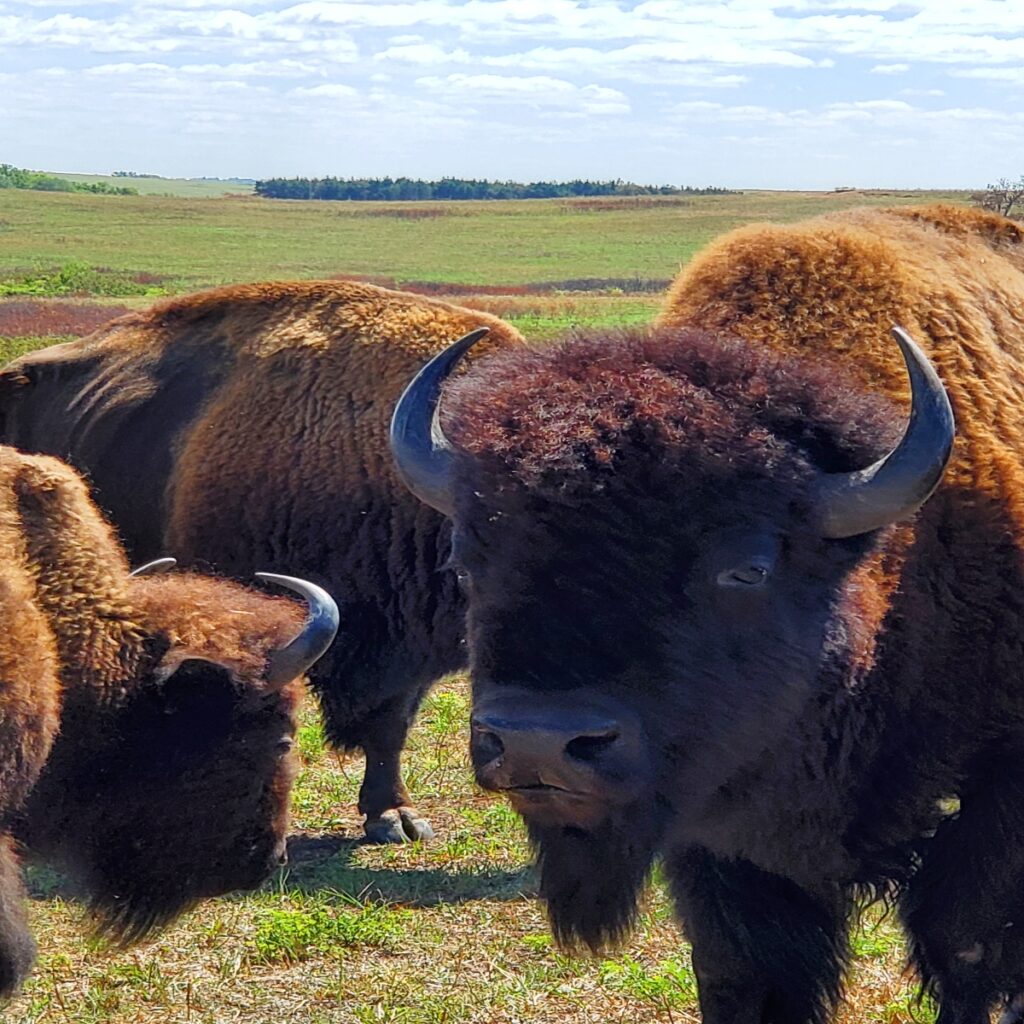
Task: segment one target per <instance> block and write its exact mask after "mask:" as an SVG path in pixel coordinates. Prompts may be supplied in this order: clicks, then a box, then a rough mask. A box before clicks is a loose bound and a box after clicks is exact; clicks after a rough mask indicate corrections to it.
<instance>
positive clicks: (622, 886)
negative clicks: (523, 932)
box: [527, 802, 666, 953]
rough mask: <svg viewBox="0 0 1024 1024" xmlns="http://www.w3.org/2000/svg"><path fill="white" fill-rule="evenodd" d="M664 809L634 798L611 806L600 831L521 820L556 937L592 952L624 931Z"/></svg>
mask: <svg viewBox="0 0 1024 1024" xmlns="http://www.w3.org/2000/svg"><path fill="white" fill-rule="evenodd" d="M665 812H666V808H665V807H664V806H663V805H662V804H661V803H660V802H658V803H657V804H656V806H655V807H654V808H652V807H651V806H650V805H649V804H647V803H645V804H639V803H638V804H636V805H633V806H631V807H628V808H625V809H620V810H617V811H616V813H615V815H614V817H613V818H611V819H609V820H608V821H607V822H605V824H604V825H603V826H602V827H601V830H600V831H590V830H584V829H579V828H572V827H568V828H567V827H559V826H550V825H549V826H544V825H537V824H535V823H533V822H530V821H529V820H528V819H527V830H528V832H529V836H530V842H531V844H532V845H533V847H534V849H535V850H536V853H537V870H538V872H539V875H540V896H541V898H542V899H543V900H544V901H545V902H546V903H547V911H548V918H549V920H550V922H551V930H552V932H553V933H554V935H555V938H556V939H557V940H558V942H560V943H561V944H562V945H564V946H566V947H568V948H575V947H578V946H581V945H583V946H586V947H587V948H589V949H590V950H591V951H593V952H594V953H597V952H600V951H601V950H602V949H603V948H605V947H606V946H609V945H613V944H615V943H616V942H618V941H619V940H620V939H622V938H623V937H624V936H625V935H627V934H628V933H629V931H630V930H631V929H632V927H633V925H634V924H635V923H636V916H637V909H638V905H639V900H640V896H641V893H642V892H643V890H644V887H645V885H646V882H647V878H648V876H649V874H650V872H651V867H652V865H653V863H654V859H655V856H656V855H657V852H658V844H659V841H660V839H661V835H662V832H663V831H664V824H665V818H666V813H665Z"/></svg>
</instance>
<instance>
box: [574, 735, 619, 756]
mask: <svg viewBox="0 0 1024 1024" xmlns="http://www.w3.org/2000/svg"><path fill="white" fill-rule="evenodd" d="M618 738H619V734H618V731H617V730H615V729H608V730H606V731H605V732H600V733H592V734H590V735H589V736H577V737H576V738H575V739H572V740H569V742H568V743H567V744H566V745H565V752H566V753H567V754H568V755H569V757H571V758H574V759H575V760H577V761H596V760H597V759H598V758H599V757H600V756H601V755H602V754H603V753H604V752H605V751H606V750H607V749H608V748H609V747H610V746H612V745H613V744H614V743H615V742H616V741H617V740H618Z"/></svg>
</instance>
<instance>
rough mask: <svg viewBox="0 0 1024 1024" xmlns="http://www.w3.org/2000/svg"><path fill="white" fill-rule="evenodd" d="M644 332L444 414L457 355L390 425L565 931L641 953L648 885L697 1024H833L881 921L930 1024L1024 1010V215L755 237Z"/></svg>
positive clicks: (718, 248) (561, 355)
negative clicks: (665, 889)
mask: <svg viewBox="0 0 1024 1024" xmlns="http://www.w3.org/2000/svg"><path fill="white" fill-rule="evenodd" d="M663 320H664V324H663V325H662V326H661V327H660V328H658V329H652V330H647V331H637V332H633V333H625V334H620V335H615V336H611V337H608V336H588V335H586V334H584V335H581V336H578V337H576V338H574V339H570V340H567V341H565V342H563V343H560V344H556V345H553V346H552V347H550V348H549V349H548V350H528V349H523V350H519V351H511V352H508V353H504V354H500V355H497V356H495V357H493V358H492V359H489V360H486V361H485V362H484V363H482V364H478V365H477V366H476V367H475V368H474V369H472V370H471V371H470V372H469V373H468V374H466V375H465V376H464V377H462V378H461V379H460V380H457V381H453V382H452V383H451V384H449V385H448V386H447V387H446V389H445V392H444V401H443V403H441V406H442V410H441V411H442V412H443V415H442V416H441V418H440V421H439V420H438V415H439V408H438V406H439V398H438V396H439V393H440V390H441V387H442V384H443V381H444V378H445V377H446V375H447V374H448V373H449V371H450V370H451V369H452V367H453V366H454V365H455V364H457V362H458V360H459V358H460V356H461V352H462V350H463V349H464V348H465V347H466V346H467V345H468V344H470V343H471V341H472V339H471V338H470V339H465V340H464V341H463V342H462V343H461V344H460V345H459V346H456V347H454V348H452V349H450V350H449V351H448V352H447V353H445V354H443V355H442V356H439V357H437V358H436V359H435V360H433V361H432V362H431V363H430V364H428V366H427V367H426V368H424V370H423V371H422V373H421V374H420V375H419V377H418V378H417V379H416V380H415V382H414V383H413V384H412V385H411V386H410V387H409V389H408V390H407V391H406V393H405V394H404V396H403V398H402V400H401V403H400V405H399V407H398V409H397V410H396V415H395V426H394V435H393V446H394V450H395V453H396V458H397V459H398V460H399V462H400V464H401V467H402V472H403V477H404V479H405V480H406V481H407V483H408V485H409V486H410V487H411V489H412V490H413V491H414V492H415V493H416V494H417V495H418V496H419V497H420V498H421V499H422V500H423V501H424V502H426V503H428V504H430V505H432V506H433V507H434V508H436V509H437V510H439V511H441V512H443V513H444V514H445V515H447V516H448V517H449V518H450V519H451V521H452V524H453V541H452V545H453V562H454V564H455V565H456V566H457V567H458V571H459V574H460V575H461V576H462V577H463V585H464V587H465V589H466V592H467V594H468V642H469V648H470V670H471V673H472V683H473V718H472V742H471V752H472V758H473V763H474V766H475V770H476V775H477V778H478V780H479V782H480V784H481V785H482V786H484V787H485V788H487V789H489V790H494V791H496V792H500V793H505V794H507V795H508V797H509V798H510V800H511V802H512V804H513V805H514V806H515V808H516V809H517V810H518V811H519V812H520V813H521V815H522V816H523V818H524V819H525V822H526V825H527V828H528V832H529V835H530V837H531V839H532V842H533V843H534V844H535V847H536V849H537V851H538V860H539V869H540V889H541V893H542V896H543V897H544V899H545V900H546V901H547V906H548V912H549V916H550V919H551V922H552V926H553V930H554V932H555V933H556V935H557V937H558V938H560V939H561V940H563V941H564V942H567V943H569V944H573V943H583V944H585V945H587V946H590V947H592V948H595V949H596V948H599V947H600V946H601V945H602V944H603V943H605V942H606V941H608V940H612V939H615V938H616V937H618V936H619V935H621V934H622V933H624V932H625V931H626V930H627V929H628V928H629V926H630V925H631V923H632V921H633V919H634V915H635V911H636V906H637V899H638V894H639V893H640V892H641V890H642V887H643V884H644V881H645V878H646V877H647V875H648V872H649V871H650V869H651V865H652V863H653V862H654V860H655V859H656V858H658V859H660V860H661V861H662V863H663V864H664V870H665V873H666V875H667V878H668V880H669V883H670V886H671V890H672V894H673V897H674V900H675V902H676V906H677V909H678V914H679V917H680V919H681V922H682V924H683V927H684V930H685V931H686V933H687V934H688V936H689V938H690V940H691V941H692V944H693V962H694V967H695V971H696V975H697V979H698V984H699V997H700V1004H701V1008H702V1012H703V1016H704V1020H705V1022H706V1024H800V1022H813V1024H823V1022H825V1021H827V1020H830V1019H831V1018H832V1016H833V1013H834V1010H835V1007H836V1005H837V1003H838V1001H839V999H840V997H841V991H842V985H843V976H844V970H845V967H846V964H847V961H848V955H849V946H848V942H847V931H848V926H849V923H850V920H851V917H852V916H853V914H854V912H855V911H856V910H857V909H858V907H859V906H860V905H861V904H863V902H864V901H866V900H868V899H872V898H880V897H882V898H886V899H890V900H892V901H893V902H894V903H895V905H896V906H897V907H898V913H899V916H900V919H901V921H902V924H903V927H904V928H905V931H906V933H907V935H908V937H909V941H910V948H911V954H912V959H913V962H914V964H915V965H916V968H917V970H918V972H919V973H920V977H921V978H922V980H923V983H924V984H925V985H926V986H927V988H928V989H929V990H930V991H931V993H932V994H933V995H934V997H935V998H936V999H937V1000H938V1003H939V1006H940V1008H941V1009H940V1014H939V1021H940V1022H941V1024H982V1022H985V1021H988V1019H989V1018H988V1015H989V1012H990V1010H991V1008H992V1007H993V1006H995V1005H996V1004H997V1003H1002V1004H1003V1005H1004V1006H1005V1008H1006V1009H1005V1014H1006V1015H1005V1017H1004V1021H1006V1022H1011V1021H1020V1020H1021V1019H1022V1012H1021V1011H1022V1007H1024V998H1022V993H1024V235H1022V230H1021V228H1020V226H1019V225H1012V224H1010V223H1009V222H1008V221H1005V220H1002V219H1000V218H997V217H992V216H985V215H979V214H972V213H969V212H963V211H957V210H955V209H949V208H939V209H935V208H929V209H922V210H909V211H905V210H904V211H888V212H856V213H853V212H851V213H849V214H844V215H839V216H834V217H828V218H823V219H820V220H815V221H811V222H808V223H805V224H802V225H798V226H796V227H791V228H782V227H757V228H750V229H746V230H743V231H740V232H738V233H736V234H733V235H731V236H728V237H727V238H725V239H724V240H722V241H720V242H719V243H718V244H717V245H715V246H713V247H712V248H711V249H710V250H709V251H708V252H707V253H705V254H704V255H703V256H702V257H698V259H697V260H696V261H695V263H694V265H693V267H692V268H691V269H690V270H688V271H687V272H686V273H685V274H684V275H683V279H682V280H681V282H680V283H679V284H678V285H677V287H676V288H675V289H674V291H673V293H672V296H671V300H670V305H669V307H668V310H667V311H666V313H665V315H664V317H663ZM891 324H902V325H904V326H905V327H906V328H907V332H909V333H907V332H904V331H903V330H899V329H897V330H896V332H895V333H896V336H897V341H898V346H897V345H893V344H892V342H891V341H887V337H888V329H889V326H890V325H891ZM911 335H912V336H913V337H914V338H916V339H918V340H919V341H920V344H921V347H920V348H918V346H917V345H916V344H915V342H914V341H913V340H912V339H911ZM901 352H902V359H901V358H900V353H901ZM904 364H905V365H904ZM908 374H909V383H910V392H911V398H910V400H909V401H908V398H907V378H908ZM940 378H941V380H940ZM943 383H944V385H945V387H943ZM947 394H948V397H947ZM954 411H955V416H956V421H957V424H958V430H957V431H956V433H957V436H956V439H955V444H954V418H953V412H954ZM947 463H948V468H947Z"/></svg>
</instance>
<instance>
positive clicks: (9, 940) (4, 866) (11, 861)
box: [0, 836, 36, 998]
mask: <svg viewBox="0 0 1024 1024" xmlns="http://www.w3.org/2000/svg"><path fill="white" fill-rule="evenodd" d="M35 957H36V945H35V943H34V942H33V941H32V936H31V934H30V933H29V930H28V922H27V921H26V918H25V886H24V884H23V882H22V880H21V869H20V868H19V866H18V859H17V857H15V855H14V850H13V849H12V843H11V840H10V838H9V837H8V836H0V998H4V997H7V996H9V995H11V994H12V993H13V992H14V990H15V989H16V988H17V987H18V986H19V985H20V984H21V982H23V981H24V980H25V978H26V977H27V976H28V973H29V971H30V970H32V963H33V962H34V960H35Z"/></svg>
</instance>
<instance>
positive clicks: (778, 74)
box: [0, 0, 1024, 184]
mask: <svg viewBox="0 0 1024 1024" xmlns="http://www.w3.org/2000/svg"><path fill="white" fill-rule="evenodd" d="M0 67H3V69H4V71H5V72H10V77H8V78H5V79H4V86H3V89H2V90H0V110H2V111H3V114H4V118H5V120H4V129H5V131H4V135H5V143H7V144H8V148H9V151H10V153H11V156H12V157H16V154H17V153H18V151H19V150H23V151H25V152H27V153H30V154H32V153H38V154H40V157H39V158H36V157H32V162H35V163H37V164H38V163H39V161H40V160H41V159H42V156H43V155H45V154H47V153H52V152H57V153H60V152H62V150H61V148H60V147H62V146H63V148H64V150H70V151H71V152H81V153H83V154H85V153H94V154H96V156H94V157H92V158H91V159H92V162H93V163H95V161H97V160H105V159H107V154H108V153H110V154H114V155H112V156H110V159H111V160H113V161H114V163H115V165H122V166H123V165H127V164H128V163H129V161H128V159H127V152H126V156H125V158H121V159H117V158H116V154H117V153H120V152H121V151H122V150H125V151H127V150H130V149H131V147H132V146H133V145H135V139H136V138H138V139H139V140H142V139H146V140H149V142H148V145H149V146H150V148H151V149H152V151H153V152H154V153H156V154H158V155H159V156H160V158H161V159H170V158H171V157H169V156H168V154H173V155H174V158H177V157H178V156H179V155H180V157H181V159H183V160H184V159H186V158H190V159H194V160H195V161H197V163H195V164H194V165H193V166H192V168H191V169H192V171H193V172H194V173H217V171H218V169H224V170H230V171H231V173H246V174H248V173H254V174H259V173H262V172H261V165H262V164H263V163H265V162H269V161H272V160H276V159H278V158H279V156H280V155H281V154H294V159H295V161H297V163H296V165H295V166H294V167H292V168H291V170H292V171H293V172H294V173H302V172H303V171H304V170H306V169H309V170H310V172H312V171H313V170H320V171H321V172H325V173H329V172H330V171H331V169H332V168H331V167H329V166H322V165H321V166H319V167H314V166H313V165H314V164H315V163H316V162H317V161H320V160H327V161H328V162H329V159H333V157H328V156H322V155H321V154H329V153H332V152H333V150H331V149H330V147H331V146H332V145H334V143H335V140H337V145H338V146H339V147H342V148H340V149H339V150H338V152H339V153H341V154H342V155H343V158H344V160H345V161H346V162H347V163H348V162H350V160H351V153H353V152H358V154H359V159H361V160H363V161H365V162H366V165H367V166H366V167H364V168H362V169H361V170H362V171H363V172H369V171H370V170H372V169H373V168H372V167H371V166H370V165H371V164H373V163H374V162H375V161H380V164H381V165H380V167H379V170H380V171H382V172H385V173H410V172H411V173H422V172H423V171H424V168H426V167H428V166H429V165H430V160H431V154H432V153H435V152H438V151H440V152H443V153H445V154H455V155H454V156H452V155H446V156H445V157H444V160H445V163H444V170H445V171H446V172H448V173H461V172H462V169H461V168H460V167H459V166H456V165H455V164H457V163H458V162H459V161H462V162H470V161H473V160H479V161H490V165H489V168H488V167H480V168H476V169H474V172H475V173H481V172H484V173H486V172H487V171H488V169H489V172H490V173H492V174H494V175H497V176H507V174H508V173H509V172H510V170H511V169H514V168H517V167H523V168H524V171H523V173H528V174H529V175H531V176H534V177H538V176H543V175H545V174H550V173H552V172H551V171H550V170H546V168H549V167H554V166H563V165H565V166H567V165H568V163H569V161H570V160H573V159H578V160H580V161H586V163H585V164H582V165H580V166H578V167H573V168H572V170H573V172H574V173H582V174H600V173H604V172H605V170H607V173H625V171H626V168H628V167H629V166H633V167H634V171H633V173H634V174H635V175H637V176H639V177H643V178H644V179H645V180H646V179H647V178H650V177H652V176H653V177H655V178H659V179H661V178H665V176H666V174H667V172H668V170H669V169H675V168H677V167H679V166H680V165H681V162H682V163H684V164H685V165H686V167H687V168H689V167H691V166H693V167H696V166H697V164H696V163H694V161H704V163H705V164H706V165H707V166H708V167H709V168H713V167H722V168H725V169H727V170H728V171H729V172H730V173H736V174H739V173H741V170H740V169H741V168H742V167H743V164H744V160H749V158H750V154H751V153H756V159H753V160H752V161H751V173H762V172H764V173H767V165H766V164H765V163H763V157H764V154H765V153H767V152H771V153H773V154H777V158H778V160H779V161H780V162H781V161H782V160H783V159H784V158H786V159H788V161H789V165H790V166H791V167H793V168H794V170H793V174H794V175H797V176H799V175H801V174H804V173H805V168H808V167H811V166H813V165H814V159H812V158H811V157H810V156H808V155H807V154H811V153H817V154H818V156H817V157H816V158H815V159H817V160H818V162H819V164H820V165H821V166H826V165H827V166H829V167H831V166H832V165H833V164H834V163H835V162H840V163H841V162H842V161H843V160H844V159H847V160H850V161H853V162H854V163H859V162H862V161H863V159H864V154H865V153H867V152H870V151H873V150H875V149H878V148H879V147H882V146H888V147H890V148H897V147H898V148H900V149H901V150H908V149H910V150H912V149H913V146H912V145H910V146H909V147H908V145H907V144H908V140H909V142H910V143H913V142H914V141H915V140H917V142H918V143H920V147H919V152H918V153H916V154H915V153H912V152H910V153H909V154H908V153H904V156H905V157H906V158H909V159H911V160H915V159H919V160H920V161H921V174H922V175H923V176H927V175H937V174H939V173H954V171H955V173H957V174H961V175H963V177H964V179H965V180H966V181H967V183H968V184H970V183H972V181H973V180H974V179H977V178H978V177H979V176H980V177H985V176H986V175H988V176H991V173H994V172H995V170H998V168H995V169H993V170H992V171H985V172H984V173H982V172H981V170H980V168H982V167H983V166H985V164H986V163H988V164H991V163H992V154H993V152H995V150H994V148H993V147H995V140H996V138H997V133H998V132H1001V133H1008V134H1006V135H1000V136H999V147H1000V149H999V151H1000V152H1002V153H1005V152H1008V151H1010V150H1011V149H1012V147H1013V145H1015V140H1016V141H1019V140H1020V132H1021V129H1020V125H1019V121H1018V120H1017V119H1016V118H1017V111H1018V109H1019V107H1020V103H1019V96H1020V88H1021V87H1022V86H1024V70H1022V69H1024V3H1016V2H1014V0H928V2H927V3H925V2H924V0H910V2H908V0H685V2H684V0H641V2H639V3H636V2H634V0H230V2H226V0H134V2H131V3H129V2H128V0H0ZM897 86H898V88H897ZM1014 96H1016V97H1017V99H1016V100H1014V99H1013V97H1014ZM722 97H728V98H729V102H717V103H716V102H712V100H713V99H721V98H722ZM826 99H827V100H828V101H829V102H827V103H826V102H825V100H826ZM938 105H941V106H943V107H944V108H945V109H944V110H941V111H940V110H930V109H927V108H928V107H929V106H930V107H935V106H938ZM971 118H975V119H976V123H977V124H980V125H983V126H984V129H985V132H984V135H985V137H984V138H976V139H973V140H971V141H970V142H968V143H966V144H964V142H963V140H962V139H961V142H960V149H959V151H958V155H957V160H958V161H959V163H955V164H954V163H949V162H948V161H947V160H945V159H942V160H940V159H937V158H936V157H935V155H934V154H933V155H931V156H929V155H928V149H927V145H928V144H930V142H929V140H931V141H935V140H937V139H938V137H939V136H940V135H941V133H942V132H943V131H946V132H947V133H949V134H950V135H951V136H956V137H957V138H958V139H960V138H961V137H960V136H959V135H957V133H958V132H961V131H962V132H963V133H966V132H967V128H968V125H969V123H970V119H971ZM211 125H219V126H221V127H222V129H223V137H222V138H221V139H220V140H219V144H220V146H221V147H222V151H223V155H222V156H220V157H218V158H217V159H218V160H220V161H222V163H220V164H218V165H217V166H214V167H211V166H210V165H209V164H208V163H207V162H198V161H209V160H210V159H211V158H212V155H215V150H214V149H213V148H212V147H214V146H215V145H217V144H218V140H217V139H216V138H215V137H214V136H215V133H213V132H211V131H210V130H209V126H211ZM190 132H191V133H195V134H197V135H202V136H203V139H204V143H203V147H198V148H196V149H195V150H194V151H190V150H188V148H187V147H184V148H183V147H182V146H180V145H179V143H178V141H177V140H178V139H179V138H180V137H181V135H182V134H183V133H186V134H187V133H190ZM978 134H979V135H980V134H981V133H978ZM283 139H287V140H290V143H291V144H290V145H289V146H284V145H281V144H280V143H279V142H278V141H277V140H283ZM11 140H13V141H11ZM467 142H472V146H469V147H467ZM478 142H479V144H478ZM826 142H827V145H826ZM138 144H139V145H142V142H141V141H140V142H139V143H138ZM207 144H208V147H209V148H204V147H207ZM936 145H937V143H936ZM588 147H589V148H588ZM950 149H951V147H950V146H947V147H945V149H944V152H948V151H949V150H950ZM1017 151H1018V152H1019V151H1021V148H1020V147H1018V149H1017ZM190 152H194V154H195V156H194V157H189V156H188V154H189V153H190ZM282 158H283V157H282ZM26 159H27V158H26ZM440 159H441V158H438V160H439V161H440ZM234 160H239V161H243V162H244V163H245V164H246V166H237V165H234V164H232V165H231V166H230V168H229V167H227V166H225V164H226V163H228V162H230V161H234ZM299 161H301V163H298V162H299ZM447 161H454V162H455V163H449V162H447ZM595 161H597V162H598V164H599V165H600V166H596V167H595V166H594V163H595ZM632 161H635V165H634V164H631V162H632ZM645 161H646V162H645ZM72 162H73V161H72ZM140 162H142V163H145V164H147V165H149V166H152V164H153V161H152V160H146V161H140ZM61 163H62V164H63V165H64V166H67V165H68V159H62V160H61ZM347 163H346V165H347ZM252 164H256V165H260V166H250V165H252ZM780 166H781V163H780ZM527 167H528V168H529V169H526V168H527ZM957 168H959V169H957ZM968 168H970V170H968ZM157 169H159V168H157ZM468 169H469V168H467V170H468ZM1013 170H1014V169H1013V168H1007V170H1006V173H1010V172H1011V171H1013ZM680 173H682V171H680ZM694 173H696V172H694ZM780 173H781V172H780ZM806 173H811V172H810V171H807V172H806ZM686 177H687V178H689V172H687V174H686ZM700 177H701V178H703V179H704V180H705V181H708V180H714V179H715V178H718V179H719V180H721V178H722V174H721V173H719V174H715V173H712V172H711V171H710V170H709V171H708V172H707V173H705V174H701V175H700ZM794 180H795V179H794ZM795 183H801V182H799V181H796V180H795Z"/></svg>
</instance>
